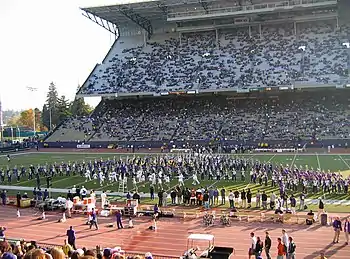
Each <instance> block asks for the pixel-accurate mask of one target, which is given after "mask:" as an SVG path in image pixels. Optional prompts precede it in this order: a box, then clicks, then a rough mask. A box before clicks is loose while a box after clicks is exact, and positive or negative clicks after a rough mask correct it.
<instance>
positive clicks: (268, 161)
mask: <svg viewBox="0 0 350 259" xmlns="http://www.w3.org/2000/svg"><path fill="white" fill-rule="evenodd" d="M275 156H276V154H274V155H273V156H272V157H270V159H269V160H267V163H270V162H271V161H272V159H274V158H275Z"/></svg>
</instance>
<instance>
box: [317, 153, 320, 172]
mask: <svg viewBox="0 0 350 259" xmlns="http://www.w3.org/2000/svg"><path fill="white" fill-rule="evenodd" d="M316 159H317V165H318V169H319V170H321V163H320V158H319V157H318V153H316Z"/></svg>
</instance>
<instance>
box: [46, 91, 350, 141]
mask: <svg viewBox="0 0 350 259" xmlns="http://www.w3.org/2000/svg"><path fill="white" fill-rule="evenodd" d="M344 91H345V92H344ZM346 92H347V90H343V91H337V90H333V91H331V90H326V91H313V92H300V93H289V92H288V93H283V94H279V95H276V96H272V95H270V96H264V97H262V96H260V97H259V95H257V97H256V98H240V97H237V96H236V97H233V96H232V97H231V98H230V97H228V96H219V95H218V96H214V97H213V96H193V97H186V96H183V97H182V96H179V97H174V98H166V97H164V98H156V99H154V98H145V99H137V100H136V99H135V100H128V99H125V100H119V101H116V100H105V101H102V104H101V105H100V107H99V108H98V109H97V110H98V111H99V112H95V115H94V116H92V117H91V118H82V119H81V121H80V122H79V123H77V122H75V123H74V124H72V122H71V121H70V122H67V124H66V125H64V126H63V130H64V131H68V129H70V131H73V132H75V131H77V130H78V131H79V130H80V131H81V132H82V135H83V136H84V134H86V133H85V130H86V127H84V126H77V125H82V124H84V123H86V121H93V124H94V126H93V128H91V129H90V131H89V134H90V135H91V138H90V140H91V141H140V140H142V141H188V140H206V141H210V140H213V139H215V138H220V139H222V140H235V141H239V142H241V143H243V142H244V141H271V140H290V141H299V140H313V139H321V140H322V139H349V138H350V124H349V121H350V109H349V103H350V102H349V98H348V96H347V95H346ZM344 93H345V94H344ZM74 120H75V121H76V120H78V119H74ZM89 123H91V122H89ZM72 125H74V126H72ZM69 127H70V128H69ZM60 132H61V130H60V129H59V130H57V133H56V136H61V133H60ZM71 134H73V133H71ZM76 136H78V134H76ZM84 138H85V137H84ZM72 139H74V138H71V139H70V140H72ZM74 140H81V141H82V140H83V139H74ZM48 141H55V140H54V139H51V140H50V139H48Z"/></svg>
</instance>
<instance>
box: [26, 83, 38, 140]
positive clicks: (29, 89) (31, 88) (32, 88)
mask: <svg viewBox="0 0 350 259" xmlns="http://www.w3.org/2000/svg"><path fill="white" fill-rule="evenodd" d="M27 90H28V91H30V92H32V93H34V92H36V91H37V90H38V88H34V87H30V86H27ZM33 133H34V135H33V138H35V135H36V125H35V108H33Z"/></svg>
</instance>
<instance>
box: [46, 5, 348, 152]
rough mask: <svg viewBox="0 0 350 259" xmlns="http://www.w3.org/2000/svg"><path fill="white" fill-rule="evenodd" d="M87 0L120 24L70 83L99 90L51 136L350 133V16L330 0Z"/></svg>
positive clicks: (102, 19) (97, 15) (229, 138)
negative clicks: (87, 108) (117, 0)
mask: <svg viewBox="0 0 350 259" xmlns="http://www.w3.org/2000/svg"><path fill="white" fill-rule="evenodd" d="M82 11H83V13H84V15H85V16H86V17H87V18H89V19H91V20H92V21H93V22H95V23H97V24H99V25H100V26H102V27H104V28H105V29H107V30H109V31H110V32H111V33H113V34H114V35H115V36H116V40H115V42H114V44H113V45H112V47H111V49H110V50H109V52H108V53H107V55H106V57H105V59H104V60H103V62H102V63H101V64H97V65H96V66H95V68H94V69H93V71H92V72H91V74H90V75H89V77H88V78H87V80H86V81H85V83H84V84H83V85H82V87H81V88H80V89H79V90H78V93H77V95H78V96H80V97H86V96H101V97H102V101H101V103H100V105H99V106H98V107H97V108H96V110H95V111H94V113H93V114H92V115H91V116H90V117H89V118H74V119H71V120H69V121H67V122H65V123H64V124H63V125H61V126H60V127H59V128H58V129H56V130H55V131H54V132H53V133H52V134H51V135H50V136H49V137H48V138H47V139H46V142H47V143H50V145H51V146H52V145H55V143H57V142H60V145H63V142H84V143H86V142H89V143H98V144H97V145H99V146H101V145H102V146H103V145H108V143H117V144H123V145H138V146H140V145H141V146H147V147H148V146H161V145H163V144H164V143H177V144H179V145H183V144H186V143H189V142H191V143H201V144H208V143H210V142H213V140H215V141H217V140H220V141H224V142H227V143H229V144H246V145H256V144H257V143H259V142H261V141H265V142H268V143H271V144H272V143H281V142H283V143H288V145H296V144H304V143H306V142H313V141H315V140H322V141H324V140H330V141H331V142H330V143H332V144H336V143H338V144H339V145H342V144H345V142H347V140H348V139H349V138H350V125H349V121H350V120H349V119H350V114H349V106H348V104H349V99H348V98H347V96H349V88H348V86H349V84H348V83H349V82H350V81H349V68H350V65H349V64H350V46H349V39H350V37H349V35H350V34H349V33H350V28H349V26H346V25H343V24H342V23H341V18H340V17H339V15H338V10H337V1H331V0H293V1H273V0H240V1H227V0H226V1H225V0H218V1H214V0H212V1H210V0H208V1H194V0H188V1H185V2H180V3H179V1H174V0H164V1H135V2H129V3H128V4H115V5H109V6H98V7H86V8H82Z"/></svg>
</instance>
